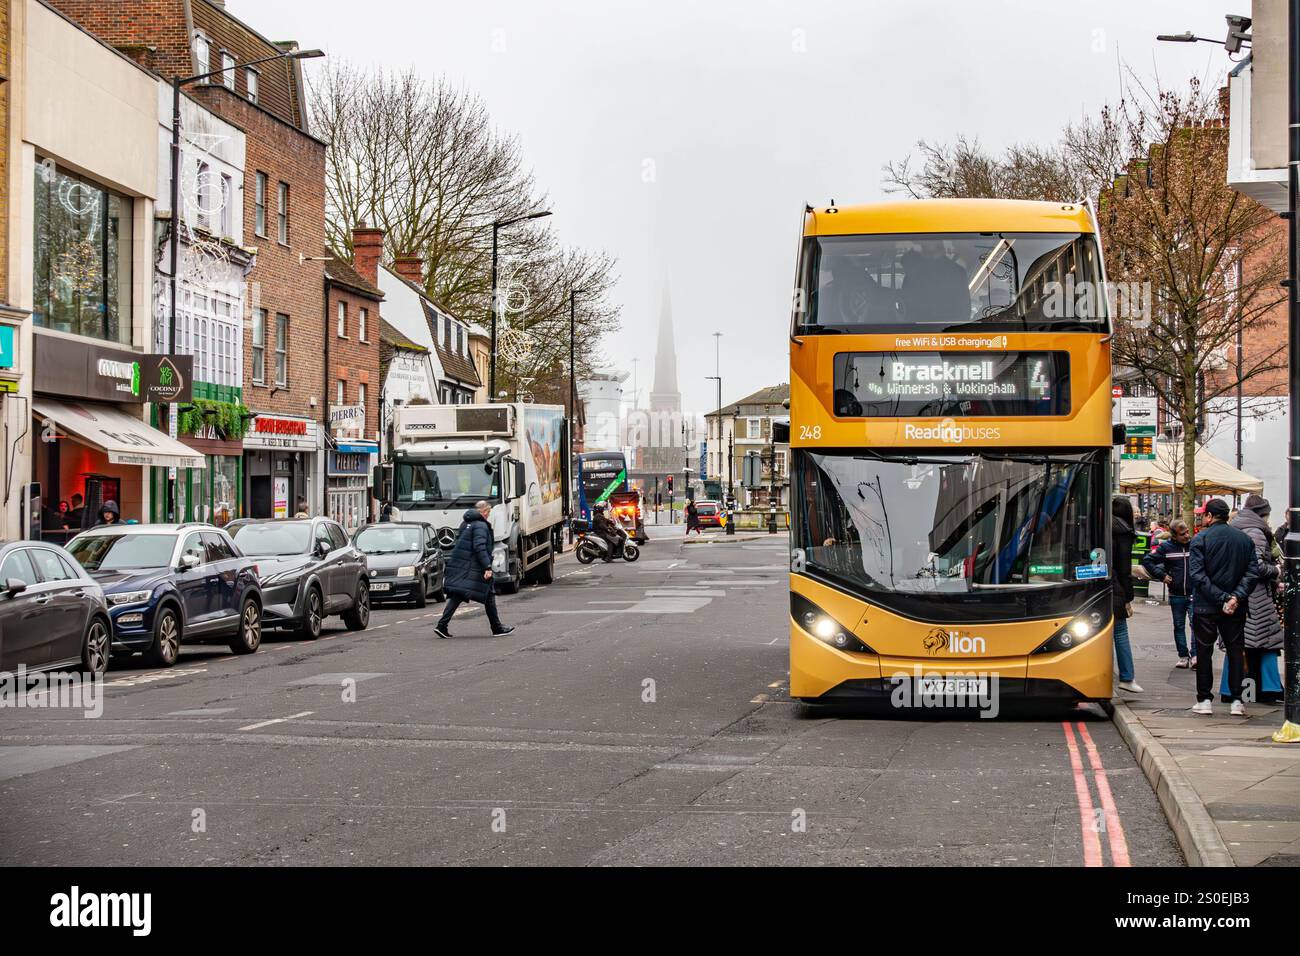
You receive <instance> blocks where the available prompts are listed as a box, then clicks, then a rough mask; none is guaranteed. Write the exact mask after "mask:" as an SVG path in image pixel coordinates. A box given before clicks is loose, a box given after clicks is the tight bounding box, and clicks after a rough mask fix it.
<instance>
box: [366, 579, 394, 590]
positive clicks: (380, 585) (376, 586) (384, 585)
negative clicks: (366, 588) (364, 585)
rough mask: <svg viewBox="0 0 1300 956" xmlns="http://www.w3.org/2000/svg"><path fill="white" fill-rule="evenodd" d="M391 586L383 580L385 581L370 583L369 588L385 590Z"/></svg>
mask: <svg viewBox="0 0 1300 956" xmlns="http://www.w3.org/2000/svg"><path fill="white" fill-rule="evenodd" d="M391 587H392V585H391V584H389V583H388V582H386V581H385V582H382V583H378V584H372V585H370V590H372V591H387V590H388V589H389V588H391Z"/></svg>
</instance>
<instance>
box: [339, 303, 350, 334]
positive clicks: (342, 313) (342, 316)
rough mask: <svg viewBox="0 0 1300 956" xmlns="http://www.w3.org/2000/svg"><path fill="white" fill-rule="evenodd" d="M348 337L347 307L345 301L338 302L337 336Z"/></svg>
mask: <svg viewBox="0 0 1300 956" xmlns="http://www.w3.org/2000/svg"><path fill="white" fill-rule="evenodd" d="M347 337H348V307H347V305H346V303H343V302H340V303H339V338H341V339H345V338H347Z"/></svg>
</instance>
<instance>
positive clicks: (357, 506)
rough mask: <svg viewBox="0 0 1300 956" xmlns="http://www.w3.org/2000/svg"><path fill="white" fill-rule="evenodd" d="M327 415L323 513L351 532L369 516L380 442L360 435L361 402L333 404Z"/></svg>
mask: <svg viewBox="0 0 1300 956" xmlns="http://www.w3.org/2000/svg"><path fill="white" fill-rule="evenodd" d="M329 419H330V436H329V443H328V444H329V447H328V449H327V451H326V452H325V513H326V514H327V515H329V516H330V517H331V518H333V519H334V520H335V521H337V522H338V523H339V524H341V525H343V527H344V528H346V529H347V530H348V532H349V533H350V532H352V531H355V530H356V529H357V528H359V527H361V525H363V524H365V523H366V522H368V521H369V520H370V519H371V494H370V480H371V479H370V476H371V474H372V468H373V466H374V464H375V462H377V461H378V460H379V442H377V441H369V440H367V439H365V438H363V437H362V435H363V434H364V432H365V425H366V407H365V406H364V405H332V406H330V416H329Z"/></svg>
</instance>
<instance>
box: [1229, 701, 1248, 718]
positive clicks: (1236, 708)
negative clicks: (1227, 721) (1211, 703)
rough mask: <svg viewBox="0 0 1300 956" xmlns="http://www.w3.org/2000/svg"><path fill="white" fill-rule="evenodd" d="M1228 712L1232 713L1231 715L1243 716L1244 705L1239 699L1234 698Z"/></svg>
mask: <svg viewBox="0 0 1300 956" xmlns="http://www.w3.org/2000/svg"><path fill="white" fill-rule="evenodd" d="M1230 713H1231V714H1232V716H1233V717H1245V716H1246V705H1245V704H1243V703H1242V702H1241V701H1239V700H1234V701H1233V702H1232V710H1231V711H1230Z"/></svg>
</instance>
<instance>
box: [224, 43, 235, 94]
mask: <svg viewBox="0 0 1300 956" xmlns="http://www.w3.org/2000/svg"><path fill="white" fill-rule="evenodd" d="M221 85H222V86H224V87H225V88H226V89H228V90H233V89H234V88H235V58H234V56H233V55H232V54H230V53H227V52H226V51H225V50H222V51H221Z"/></svg>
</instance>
